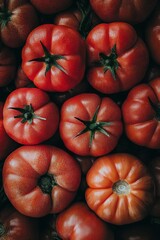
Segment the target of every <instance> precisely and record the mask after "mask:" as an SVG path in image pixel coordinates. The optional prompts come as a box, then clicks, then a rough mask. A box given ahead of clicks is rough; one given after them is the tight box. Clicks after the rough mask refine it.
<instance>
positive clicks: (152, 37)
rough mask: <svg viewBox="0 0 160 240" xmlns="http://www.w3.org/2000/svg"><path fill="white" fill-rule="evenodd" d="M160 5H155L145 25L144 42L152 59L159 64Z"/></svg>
mask: <svg viewBox="0 0 160 240" xmlns="http://www.w3.org/2000/svg"><path fill="white" fill-rule="evenodd" d="M159 36H160V5H157V8H156V9H155V11H154V13H153V15H152V16H151V17H150V19H149V21H148V23H147V25H146V42H147V44H148V49H149V51H150V54H151V57H152V59H153V60H154V61H155V62H156V63H157V64H160V37H159Z"/></svg>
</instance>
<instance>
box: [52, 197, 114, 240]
mask: <svg viewBox="0 0 160 240" xmlns="http://www.w3.org/2000/svg"><path fill="white" fill-rule="evenodd" d="M56 230H57V233H58V235H59V236H60V237H61V238H62V239H64V240H65V239H66V240H67V239H68V240H77V239H80V240H93V239H94V240H113V239H114V236H113V233H112V231H111V230H110V228H109V227H108V226H107V224H105V223H104V222H103V221H102V220H101V219H100V218H98V217H97V216H96V215H95V214H94V213H93V212H92V211H91V210H90V209H89V208H88V206H87V205H86V204H85V203H83V202H78V203H75V204H73V205H71V206H70V207H69V208H67V209H66V210H64V211H63V212H62V213H60V214H59V215H58V217H57V219H56Z"/></svg>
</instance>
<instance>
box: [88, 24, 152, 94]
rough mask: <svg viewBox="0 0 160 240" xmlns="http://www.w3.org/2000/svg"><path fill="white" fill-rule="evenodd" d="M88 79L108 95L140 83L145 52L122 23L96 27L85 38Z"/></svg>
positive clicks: (130, 30)
mask: <svg viewBox="0 0 160 240" xmlns="http://www.w3.org/2000/svg"><path fill="white" fill-rule="evenodd" d="M86 44H87V56H88V69H87V78H88V81H89V83H90V84H91V86H92V87H93V88H95V89H96V90H98V91H100V92H102V93H106V94H111V93H116V92H121V91H125V90H128V89H130V88H131V87H133V86H134V85H136V84H137V83H139V82H140V81H141V80H142V78H143V77H144V75H145V72H146V70H147V66H148V50H147V48H146V45H145V44H144V42H143V41H142V40H141V39H140V38H139V37H138V36H137V34H136V31H135V30H134V28H133V27H132V26H131V25H129V24H127V23H124V22H113V23H109V24H107V23H101V24H98V25H96V26H95V27H94V28H93V29H92V30H91V31H90V32H89V34H88V36H87V38H86Z"/></svg>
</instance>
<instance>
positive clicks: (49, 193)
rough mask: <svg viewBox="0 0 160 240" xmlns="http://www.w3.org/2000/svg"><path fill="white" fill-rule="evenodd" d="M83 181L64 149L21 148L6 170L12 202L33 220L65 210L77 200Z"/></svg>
mask: <svg viewBox="0 0 160 240" xmlns="http://www.w3.org/2000/svg"><path fill="white" fill-rule="evenodd" d="M80 179H81V171H80V167H79V165H78V163H77V162H76V160H75V159H74V158H73V157H72V156H71V155H69V154H68V153H67V152H65V151H63V150H62V149H60V148H57V147H54V146H49V145H36V146H22V147H20V148H17V149H16V150H15V151H14V152H12V153H11V154H10V155H9V156H8V157H7V159H6V160H5V163H4V167H3V183H4V190H5V193H6V195H7V197H8V199H9V200H10V202H11V203H12V205H13V206H14V207H15V208H16V209H17V210H18V211H19V212H21V213H22V214H24V215H26V216H30V217H42V216H46V215H48V214H50V213H58V212H60V211H62V210H64V209H65V208H66V207H67V206H68V205H69V204H70V203H71V202H72V200H73V199H74V197H75V195H76V192H77V190H78V187H79V184H80ZM11 185H12V188H11V187H10V186H11Z"/></svg>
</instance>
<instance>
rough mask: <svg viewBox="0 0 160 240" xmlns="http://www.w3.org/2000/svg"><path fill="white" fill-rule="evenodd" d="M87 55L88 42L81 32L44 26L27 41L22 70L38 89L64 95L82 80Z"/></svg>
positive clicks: (60, 27) (54, 26)
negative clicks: (86, 43) (86, 42)
mask: <svg viewBox="0 0 160 240" xmlns="http://www.w3.org/2000/svg"><path fill="white" fill-rule="evenodd" d="M73 43H74V44H73ZM45 52H47V53H46V54H45ZM44 54H45V57H44ZM48 56H49V57H48ZM85 56H86V48H85V42H84V40H83V39H82V37H81V36H80V34H79V33H78V32H77V31H75V30H73V29H71V28H68V27H66V26H58V25H54V24H43V25H40V26H39V27H37V28H35V29H34V30H33V31H32V32H31V33H30V34H29V36H28V38H27V41H26V44H25V46H24V48H23V50H22V69H23V71H24V72H25V74H26V75H27V77H28V78H29V79H30V80H31V81H33V83H34V84H35V86H37V87H38V88H40V89H43V90H45V91H51V92H64V91H68V90H70V89H71V88H73V87H75V86H76V85H77V84H78V83H80V81H81V80H82V78H83V76H84V71H85ZM37 58H38V60H37ZM44 58H45V59H44ZM53 58H54V59H53ZM40 59H41V60H40Z"/></svg>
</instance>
